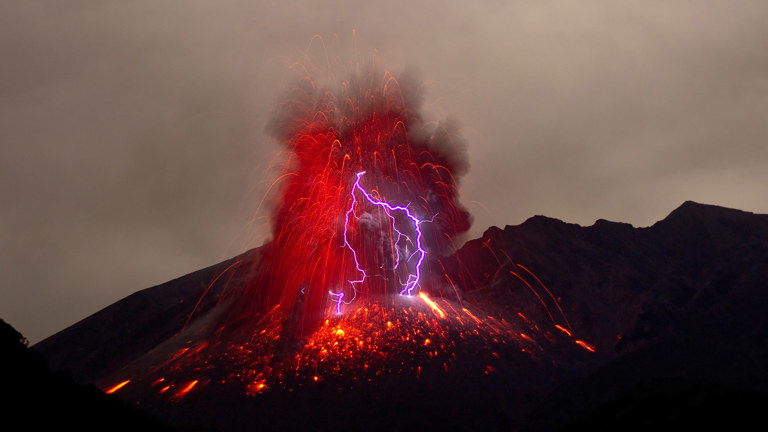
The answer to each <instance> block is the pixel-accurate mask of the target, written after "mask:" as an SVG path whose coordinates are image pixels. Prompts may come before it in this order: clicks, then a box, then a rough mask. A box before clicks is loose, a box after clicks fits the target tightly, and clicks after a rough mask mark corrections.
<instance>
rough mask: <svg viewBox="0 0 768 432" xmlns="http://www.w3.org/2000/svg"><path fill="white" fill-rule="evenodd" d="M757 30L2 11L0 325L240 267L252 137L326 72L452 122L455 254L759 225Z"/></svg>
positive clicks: (709, 21)
mask: <svg viewBox="0 0 768 432" xmlns="http://www.w3.org/2000/svg"><path fill="white" fill-rule="evenodd" d="M766 23H768V2H765V1H764V0H756V1H725V0H723V1H705V0H691V1H673V0H660V1H655V0H653V1H651V0H644V1H587V0H583V1H573V0H571V1H513V0H508V1H501V0H497V1H474V2H470V1H465V0H462V1H446V0H442V1H434V2H420V1H415V0H404V1H401V0H388V1H380V2H367V1H360V0H354V1H353V0H349V1H343V0H340V1H330V2H328V1H302V2H298V1H287V0H279V1H193V0H179V1H158V0H151V1H122V0H118V1H105V0H99V1H96V0H93V1H85V0H70V1H58V0H57V1H6V2H2V3H0V244H1V246H0V275H1V276H0V277H1V278H2V279H1V280H2V282H1V284H0V318H3V319H5V320H6V321H8V322H9V323H10V324H12V325H13V326H15V327H16V328H17V329H18V330H19V331H21V332H22V333H23V334H24V335H25V336H26V337H27V338H28V339H30V341H31V342H32V343H34V342H37V341H39V340H41V339H42V338H44V337H47V336H49V335H51V334H53V333H55V332H57V331H59V330H61V329H63V328H65V327H67V326H69V325H71V324H73V323H74V322H76V321H78V320H80V319H82V318H84V317H86V316H87V315H89V314H91V313H93V312H96V311H97V310H99V309H101V308H102V307H105V306H107V305H109V304H111V303H113V302H115V301H117V300H119V299H121V298H123V297H125V296H126V295H128V294H130V293H132V292H134V291H137V290H139V289H142V288H146V287H149V286H152V285H156V284H158V283H162V282H164V281H167V280H169V279H172V278H175V277H178V276H181V275H183V274H186V273H188V272H190V271H193V270H196V269H198V268H202V267H204V266H207V265H210V264H214V263H216V262H219V261H221V260H223V259H226V258H228V257H230V256H233V255H235V254H237V253H239V252H241V251H244V250H246V249H247V248H249V247H253V246H257V245H258V244H259V243H260V242H261V241H262V240H263V229H262V228H263V227H265V226H267V221H266V219H265V217H266V216H267V215H266V214H264V213H261V214H259V215H257V217H256V218H255V219H254V220H252V219H253V218H254V211H255V209H256V207H257V204H258V201H259V200H260V199H261V197H262V196H263V195H264V193H265V190H266V185H268V183H269V181H271V180H272V178H274V175H273V174H274V173H272V172H270V171H269V170H268V166H269V164H270V160H271V159H272V158H273V156H274V151H275V148H276V145H275V143H274V142H273V141H272V140H271V138H270V137H269V135H268V134H267V133H266V132H265V130H264V127H265V124H266V121H267V120H268V118H269V113H270V111H271V110H272V108H273V106H274V104H275V101H276V98H277V96H278V95H279V94H280V92H281V91H283V90H284V89H285V88H286V86H287V85H288V84H289V83H290V81H291V79H292V76H295V74H294V75H292V72H291V70H292V68H291V65H292V64H296V62H299V63H302V62H303V63H304V64H306V63H307V62H310V61H311V62H313V63H314V64H322V60H324V59H325V56H326V54H327V55H328V58H329V59H330V60H329V61H328V63H327V64H333V65H343V64H349V63H350V62H354V61H357V60H366V59H369V58H371V55H372V53H373V52H374V50H375V51H376V52H377V53H378V54H377V58H378V61H379V64H380V65H381V66H382V67H384V68H386V69H388V70H390V71H392V72H393V73H395V74H397V73H399V72H400V71H402V70H404V69H405V68H406V67H409V68H414V69H415V70H417V71H418V72H419V74H420V76H421V77H422V79H423V81H424V86H425V87H424V88H425V92H426V101H425V115H426V117H427V118H428V119H433V120H441V119H444V118H446V117H447V116H453V117H455V118H456V119H457V120H458V121H459V122H460V124H461V125H462V126H463V133H464V137H465V139H466V140H467V142H468V145H469V157H470V169H469V172H468V174H467V175H466V176H465V178H464V179H463V181H462V183H461V197H462V200H463V202H464V203H465V204H466V205H467V207H468V208H469V210H470V211H471V212H472V213H473V215H474V221H475V222H474V228H473V230H472V236H479V235H480V234H481V233H482V232H483V231H484V230H485V229H486V228H487V227H488V226H489V225H498V226H504V225H515V224H519V223H521V222H523V221H524V220H525V219H527V218H528V217H530V216H533V215H536V214H543V215H546V216H550V217H554V218H558V219H561V220H564V221H566V222H573V223H578V224H581V225H591V224H593V223H594V221H595V220H596V219H599V218H603V219H609V220H614V221H623V222H629V223H632V224H633V225H635V226H648V225H650V224H652V223H653V222H655V221H657V220H659V219H662V218H663V217H665V216H666V215H667V214H668V213H669V212H670V211H672V210H673V209H674V208H676V207H677V206H679V205H680V204H681V203H682V202H683V201H685V200H694V201H698V202H702V203H708V204H717V205H723V206H727V207H735V208H739V209H743V210H747V211H752V212H757V213H768V193H766V188H765V186H766V185H768V140H767V139H766V138H768V25H766ZM314 35H320V36H321V38H322V39H320V38H313V36H314ZM324 46H325V48H324Z"/></svg>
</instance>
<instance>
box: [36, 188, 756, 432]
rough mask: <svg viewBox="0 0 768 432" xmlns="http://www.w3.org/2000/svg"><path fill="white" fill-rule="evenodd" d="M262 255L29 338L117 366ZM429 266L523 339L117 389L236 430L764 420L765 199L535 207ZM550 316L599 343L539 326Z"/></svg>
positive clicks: (162, 340) (82, 360) (204, 315)
mask: <svg viewBox="0 0 768 432" xmlns="http://www.w3.org/2000/svg"><path fill="white" fill-rule="evenodd" d="M258 264H259V250H258V249H255V250H252V251H249V252H247V253H245V254H243V255H241V256H239V257H236V258H233V259H232V260H229V261H226V262H223V263H221V264H218V265H215V266H212V267H209V268H207V269H203V270H200V271H198V272H195V273H192V274H189V275H187V276H184V277H181V278H179V279H176V280H173V281H170V282H168V283H166V284H163V285H159V286H157V287H154V288H150V289H147V290H144V291H140V292H138V293H136V294H134V295H132V296H129V297H127V298H125V299H123V300H121V301H120V302H117V303H115V304H113V305H112V306H110V307H108V308H105V309H104V310H102V311H99V312H97V313H96V314H94V315H92V316H90V317H88V318H86V319H84V320H83V321H81V322H79V323H77V324H75V325H74V326H72V327H70V328H67V329H65V330H63V331H62V332H60V333H57V334H56V335H53V336H51V337H50V338H48V339H46V340H44V341H42V342H40V343H39V344H37V345H35V347H34V348H35V349H37V350H39V351H40V352H42V353H43V354H44V355H45V356H46V357H47V358H48V360H49V361H50V363H51V366H52V368H53V369H55V370H70V371H71V373H72V374H73V376H74V377H75V379H76V380H77V381H78V382H81V383H96V384H99V385H100V386H102V387H103V386H105V385H107V384H109V383H114V382H118V380H119V379H120V376H121V373H122V374H124V373H126V371H136V370H140V368H139V366H141V365H146V364H151V363H153V362H156V361H158V359H159V358H161V357H162V356H161V354H163V355H166V354H167V353H168V352H171V351H170V350H171V348H170V347H174V346H180V345H178V342H173V341H178V340H180V338H181V336H176V337H175V338H174V336H175V335H179V334H181V335H186V334H190V333H189V328H193V327H195V326H198V327H201V326H205V325H206V324H207V323H211V322H215V317H216V315H217V314H218V313H220V311H221V310H222V309H221V308H222V307H223V306H222V304H221V303H219V302H218V300H219V299H220V298H223V297H222V294H223V293H224V292H225V290H227V289H237V286H238V281H244V280H247V279H248V278H250V277H252V276H253V275H254V274H256V273H257V272H258V271H259V266H258ZM233 265H234V267H232V270H231V271H229V272H225V276H222V277H220V278H219V279H216V278H217V276H219V275H220V274H222V272H223V270H224V269H226V268H229V267H230V266H233ZM433 270H434V272H433V273H434V274H436V275H440V276H436V279H435V280H434V281H433V283H431V284H430V286H431V288H429V291H430V294H431V295H432V296H433V297H438V296H440V295H442V296H443V297H444V298H445V299H446V300H445V301H446V302H448V303H446V304H456V305H459V306H457V308H458V309H460V308H461V306H460V305H472V306H473V307H476V308H477V309H476V310H482V311H484V312H485V313H487V314H488V316H489V317H491V318H490V319H491V320H493V319H494V318H493V317H497V318H498V319H500V320H501V321H504V322H512V320H515V319H516V320H518V322H519V323H523V321H524V323H527V324H525V326H527V327H525V328H526V329H527V330H526V332H527V333H526V334H529V335H532V336H525V337H528V338H529V339H530V340H531V341H532V342H535V344H534V345H530V346H534V348H535V349H534V351H531V349H526V347H527V346H528V345H524V344H522V343H520V344H519V345H518V344H517V342H515V343H514V344H508V345H504V346H499V345H498V344H497V345H493V347H494V352H493V353H492V354H494V356H490V354H491V353H489V352H486V351H489V349H487V347H488V346H489V345H482V346H480V345H478V344H479V342H477V341H479V340H485V341H487V340H488V338H486V339H472V338H464V339H461V340H459V341H458V342H457V343H456V344H455V347H454V348H453V351H452V352H451V353H448V354H445V358H443V357H441V355H443V354H440V355H437V356H436V357H435V358H436V359H437V360H435V362H434V364H437V365H439V364H440V362H443V360H446V361H448V360H450V361H453V362H454V363H452V365H456V366H455V368H454V369H451V370H450V371H449V369H448V368H447V367H446V370H445V371H442V370H440V371H430V372H429V373H427V374H425V375H424V376H421V377H420V378H419V380H414V379H412V378H409V377H406V376H404V375H397V374H395V375H388V376H386V379H384V378H382V379H380V380H378V381H377V380H373V381H372V382H370V383H367V382H366V383H357V382H354V383H352V382H351V381H350V382H347V381H344V378H343V377H342V378H339V379H337V380H335V381H333V380H329V381H326V382H321V383H319V384H318V385H316V386H304V387H301V388H298V387H297V388H295V390H296V391H294V389H289V390H279V389H273V390H272V391H270V392H267V393H265V394H261V395H258V396H257V397H245V396H242V397H241V396H237V395H235V392H231V391H230V392H227V389H229V390H231V388H228V387H226V386H217V385H214V384H211V385H210V386H208V387H206V388H205V389H203V390H200V391H199V392H198V393H190V396H189V397H188V398H187V399H184V400H183V401H181V402H175V403H169V402H167V401H162V400H159V399H157V398H149V397H147V398H145V397H144V395H142V394H141V393H135V392H134V393H130V394H124V395H123V397H126V398H127V399H128V400H131V398H136V400H142V401H144V402H145V406H146V407H147V409H149V410H150V411H151V412H153V413H154V414H156V415H159V416H161V418H164V419H166V420H167V421H170V422H171V423H172V424H176V425H179V424H181V425H188V424H200V425H204V426H212V427H221V428H224V427H227V428H231V429H233V430H237V429H242V430H244V429H249V428H254V427H259V428H262V429H273V430H279V429H292V428H302V427H312V428H315V429H344V428H351V429H359V428H363V427H365V428H368V429H381V430H392V429H413V428H416V427H427V428H437V427H447V428H453V429H455V428H459V429H467V428H468V429H483V430H489V429H527V430H557V429H562V428H569V430H575V429H578V428H582V427H590V428H591V430H594V428H598V429H600V428H608V427H610V428H617V427H621V428H636V427H637V424H638V423H637V422H638V421H639V420H638V419H639V418H642V419H644V420H643V421H644V422H645V423H642V424H645V425H658V424H664V423H668V422H670V421H673V420H674V422H678V423H677V424H689V425H694V424H702V423H701V422H702V421H707V422H709V423H708V424H717V422H720V423H721V424H729V425H739V424H744V422H745V421H747V420H749V421H759V422H762V424H765V420H762V419H760V418H759V417H758V415H757V414H759V411H756V410H754V409H753V408H755V407H758V406H760V405H761V404H762V406H764V405H765V401H766V399H765V395H766V394H768V362H766V361H765V359H766V358H768V318H767V317H768V314H767V313H766V312H768V215H757V214H752V213H747V212H743V211H739V210H733V209H727V208H722V207H717V206H710V205H702V204H697V203H693V202H686V203H684V204H683V205H682V206H681V207H679V208H678V209H676V210H675V211H673V212H672V213H671V214H670V215H669V216H668V217H666V218H665V219H663V220H662V221H659V222H657V223H656V224H654V225H653V226H650V227H647V228H634V227H632V226H631V225H628V224H623V223H616V222H609V221H605V220H598V221H597V222H596V223H595V224H594V225H593V226H590V227H581V226H579V225H574V224H568V223H564V222H562V221H559V220H557V219H552V218H547V217H543V216H535V217H532V218H530V219H529V220H527V221H526V222H524V223H523V224H521V225H518V226H507V227H505V228H504V229H500V228H496V227H492V228H490V229H488V230H487V231H486V232H485V233H484V235H483V236H482V237H481V238H480V239H476V240H472V241H469V242H467V243H466V244H465V245H464V246H463V247H462V248H461V249H460V250H458V251H457V252H456V253H455V254H453V255H452V256H450V257H446V258H443V259H441V260H440V261H439V262H437V263H435V264H434V266H433ZM215 279H216V281H215V282H214V283H212V284H211V282H212V281H214V280H215ZM544 287H545V288H546V289H548V292H545V288H544ZM203 293H205V296H204V297H203V300H202V301H201V302H200V303H199V304H198V300H199V299H200V298H201V296H202V294H203ZM549 293H551V295H549ZM560 309H562V313H561V312H560ZM473 310H475V309H473ZM193 311H194V314H193ZM190 314H193V319H192V320H191V321H190V322H189V324H188V326H187V327H188V329H187V333H184V332H182V329H183V328H184V327H185V324H186V323H187V320H188V317H189V316H190ZM517 317H522V318H517ZM513 324H514V325H516V326H518V327H519V326H522V325H523V324H516V323H513ZM553 324H558V325H560V326H561V327H568V328H570V329H571V331H572V332H573V333H574V339H576V338H578V339H579V340H583V341H587V342H588V343H589V344H590V345H593V346H594V347H595V348H596V351H595V352H588V351H586V350H582V349H578V347H576V345H575V344H573V343H570V342H568V343H566V342H567V338H565V336H557V335H556V334H557V332H556V331H555V332H554V333H552V332H550V331H549V330H546V329H545V328H552V326H553ZM520 328H522V327H520ZM425 331H426V330H425ZM460 331H463V330H461V329H458V330H457V334H458V332H460ZM532 332H535V333H532ZM478 334H479V333H478ZM480 336H481V337H485V336H483V335H480ZM515 337H516V338H519V337H520V336H518V335H515ZM491 339H492V337H491ZM534 339H535V341H534ZM521 340H522V339H521ZM174 344H176V345H174ZM520 347H523V349H522V350H521V349H520ZM419 353H420V352H418V351H416V352H415V353H414V354H413V356H414V357H418V355H419ZM449 354H450V357H451V359H448V356H449ZM430 358H431V357H430ZM433 360H434V359H433ZM399 361H401V363H402V364H406V363H407V362H408V361H410V360H409V359H407V358H404V359H401V360H399ZM413 361H415V360H413ZM429 361H432V360H429ZM429 361H426V362H425V363H424V365H425V368H426V366H427V365H431V364H432V363H429ZM473 362H474V363H479V364H481V365H483V364H485V363H484V362H487V363H488V365H489V366H491V365H493V367H492V368H491V369H489V370H491V371H492V373H491V374H490V377H489V375H488V374H487V373H486V374H473V372H471V370H473V369H472V368H471V367H470V366H471V365H472V363H473ZM437 369H441V368H437ZM486 372H487V371H486ZM342 387H343V388H344V389H345V390H343V391H342ZM136 391H138V390H136ZM238 394H239V393H238ZM713 406H718V407H720V410H719V411H717V410H714V409H713ZM222 413H225V414H222ZM702 419H704V420H702ZM674 422H673V423H674ZM680 422H682V423H680Z"/></svg>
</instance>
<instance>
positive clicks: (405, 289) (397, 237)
mask: <svg viewBox="0 0 768 432" xmlns="http://www.w3.org/2000/svg"><path fill="white" fill-rule="evenodd" d="M363 174H365V171H360V172H358V173H357V174H356V175H355V178H356V179H355V183H354V186H353V187H352V192H351V196H352V199H351V204H350V206H349V209H348V210H347V212H346V213H345V214H344V246H346V247H348V248H349V249H350V251H351V253H352V260H353V261H354V263H355V268H356V269H357V271H358V272H359V273H360V274H361V277H360V278H359V279H356V280H350V281H349V284H350V286H351V287H352V290H353V294H352V297H351V298H350V299H349V300H348V301H347V302H345V303H347V304H349V303H351V302H352V300H354V299H355V297H356V295H357V291H356V289H355V285H356V284H362V283H364V282H365V279H366V277H367V273H366V271H365V269H363V268H360V263H359V261H358V260H357V252H356V251H355V248H354V247H353V246H352V244H351V243H350V241H349V238H348V227H349V223H350V220H349V219H350V216H352V217H354V218H356V219H358V217H357V215H356V213H355V207H356V206H357V198H356V195H355V192H359V193H360V194H361V195H362V196H363V197H365V199H366V200H367V202H369V203H370V204H372V205H374V206H380V207H383V208H384V211H385V213H386V216H387V217H388V218H389V219H390V220H391V230H392V233H393V236H394V238H393V240H392V244H393V245H394V251H395V256H394V259H393V261H394V268H393V270H396V269H397V268H398V267H399V266H400V265H401V261H402V265H404V266H406V268H407V266H408V264H409V263H411V261H412V259H413V258H414V257H416V264H415V269H414V272H413V273H410V272H409V273H408V276H407V279H406V280H405V282H403V281H399V283H400V285H401V286H402V289H401V290H400V294H401V295H408V296H410V295H413V294H414V292H413V291H414V289H416V287H418V285H419V280H420V279H421V265H422V263H423V262H424V258H425V256H426V255H427V252H426V251H425V250H424V248H423V247H422V244H421V240H422V232H421V227H420V225H421V223H422V222H424V221H422V220H420V219H419V218H418V217H416V216H415V215H414V214H413V213H412V212H411V211H410V210H409V209H408V206H393V205H392V204H390V203H388V202H386V201H383V200H378V199H376V198H374V197H373V196H371V194H370V193H368V191H366V190H365V188H363V186H362V185H361V184H360V180H361V178H362V176H363ZM394 212H403V213H404V214H405V215H406V217H407V219H408V220H409V221H410V222H412V223H413V230H414V231H415V232H416V239H415V241H412V240H411V238H410V237H409V236H408V235H406V234H404V233H403V232H401V231H400V230H399V229H398V228H397V220H396V218H395V216H394V215H393V213H394ZM402 239H405V242H407V243H408V244H412V245H413V246H412V247H414V249H415V250H413V252H411V253H409V252H408V250H407V249H406V250H405V251H404V252H405V255H406V258H405V259H401V256H400V243H401V240H402ZM329 293H330V295H331V297H332V298H333V299H334V301H335V302H336V313H341V309H340V308H341V304H342V300H343V299H344V292H333V291H330V292H329Z"/></svg>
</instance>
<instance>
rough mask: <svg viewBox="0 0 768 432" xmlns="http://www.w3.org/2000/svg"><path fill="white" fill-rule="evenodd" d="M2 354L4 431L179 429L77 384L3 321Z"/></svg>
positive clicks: (0, 327) (0, 404)
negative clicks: (49, 366)
mask: <svg viewBox="0 0 768 432" xmlns="http://www.w3.org/2000/svg"><path fill="white" fill-rule="evenodd" d="M0 353H2V355H0V391H2V396H3V397H2V402H0V412H2V414H3V415H2V421H3V423H5V426H4V430H75V431H97V430H98V431H102V430H117V431H136V430H142V431H173V430H175V429H173V428H171V427H168V426H166V425H164V424H163V423H161V422H160V421H159V420H157V419H155V418H153V417H150V416H149V415H147V414H146V413H144V412H142V411H140V410H138V409H136V408H135V407H133V406H132V405H130V404H128V403H127V402H124V401H122V400H120V399H119V398H118V397H117V396H114V395H105V394H104V393H103V392H102V391H101V390H100V389H98V388H96V387H94V386H83V385H79V384H76V383H75V382H74V381H73V380H72V378H71V376H69V375H68V374H66V373H64V372H55V373H54V372H51V371H50V369H49V368H48V365H47V363H46V361H45V358H44V357H43V356H42V355H40V354H39V353H38V352H36V351H34V350H32V349H30V348H28V347H27V342H26V339H25V338H24V337H23V336H22V335H21V334H20V333H19V332H17V331H16V330H15V329H14V328H13V327H11V326H10V325H9V324H7V323H6V322H5V321H3V320H0ZM14 424H15V425H14ZM6 428H8V429H6Z"/></svg>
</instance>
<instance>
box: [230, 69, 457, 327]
mask: <svg viewBox="0 0 768 432" xmlns="http://www.w3.org/2000/svg"><path fill="white" fill-rule="evenodd" d="M406 81H407V80H406ZM408 85H411V84H410V83H408ZM403 87H404V85H403V84H402V83H401V82H400V81H398V80H396V79H395V78H394V77H393V76H392V75H390V74H389V73H381V72H378V71H376V70H375V69H371V70H370V71H369V72H368V73H364V74H356V75H354V76H353V77H352V78H351V79H349V80H347V81H344V82H343V83H340V84H339V86H338V87H337V88H336V89H323V88H318V87H317V86H316V84H315V82H314V81H312V80H311V79H310V78H307V79H306V80H304V81H302V82H300V83H299V84H297V85H296V86H295V87H294V88H292V89H291V91H289V92H288V94H287V95H286V96H285V97H284V99H283V101H282V102H281V104H280V105H279V108H278V114H277V116H276V119H275V120H274V121H273V123H272V129H273V131H274V133H275V135H276V137H277V138H278V140H279V141H280V142H281V143H283V144H284V145H285V146H286V147H287V151H286V153H285V158H286V162H285V167H286V168H285V170H286V172H285V173H283V175H282V177H281V179H280V181H282V182H283V183H284V184H282V185H281V188H282V192H281V195H280V197H281V198H280V202H279V204H278V205H277V206H276V209H275V211H274V215H273V241H272V242H271V243H270V244H269V246H268V249H267V250H266V251H265V256H264V260H263V263H262V266H263V267H262V271H263V273H262V274H261V275H260V277H258V278H255V279H254V280H253V282H252V283H251V284H249V286H248V287H247V288H246V289H245V291H243V292H242V293H239V294H238V295H239V298H238V299H237V300H236V303H237V311H235V313H234V318H235V321H237V324H236V325H237V326H244V327H246V328H247V327H248V326H249V323H252V322H254V321H255V320H254V318H255V317H258V316H259V315H261V314H264V313H265V312H267V311H270V310H272V308H274V307H277V308H278V309H280V310H282V311H285V312H286V313H288V314H291V315H294V314H296V315H298V321H299V322H298V323H297V325H295V327H294V329H293V334H292V335H291V337H294V338H296V339H297V340H299V339H301V338H303V337H306V336H308V335H310V334H311V333H312V332H313V331H314V330H316V329H317V326H318V324H319V323H321V322H322V321H323V320H324V319H325V316H326V314H327V312H328V310H329V308H333V309H335V311H336V312H337V313H341V312H342V310H343V309H345V306H347V305H349V306H352V303H353V302H354V301H355V300H365V299H367V298H370V297H378V296H382V295H387V294H395V293H400V294H403V295H415V294H418V292H419V291H420V289H421V288H422V285H423V284H424V283H426V281H423V280H422V267H423V264H424V263H425V261H429V260H432V261H434V258H436V257H439V256H441V255H445V254H446V253H448V252H451V251H452V250H453V249H454V248H455V247H454V246H455V244H454V238H455V237H456V236H457V235H458V234H460V233H463V232H465V231H467V229H469V225H470V224H469V214H468V212H467V211H466V210H465V209H464V208H463V207H462V206H461V205H460V204H459V203H458V197H457V191H458V184H457V178H458V176H459V175H461V174H463V172H464V171H465V170H466V167H467V163H466V161H465V160H464V154H463V149H462V143H461V141H460V138H459V137H458V135H457V131H456V130H455V128H453V127H452V126H450V125H442V124H440V125H436V124H428V123H425V122H424V121H423V120H422V119H421V117H420V116H419V114H418V110H419V107H418V106H417V103H416V101H415V99H416V98H414V96H413V95H408V94H407V90H406V89H405V88H403ZM406 87H407V86H406ZM413 90H414V89H412V90H411V91H413Z"/></svg>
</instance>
